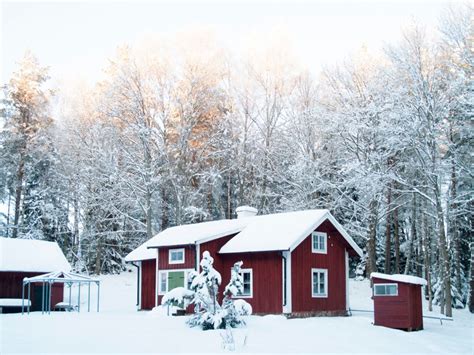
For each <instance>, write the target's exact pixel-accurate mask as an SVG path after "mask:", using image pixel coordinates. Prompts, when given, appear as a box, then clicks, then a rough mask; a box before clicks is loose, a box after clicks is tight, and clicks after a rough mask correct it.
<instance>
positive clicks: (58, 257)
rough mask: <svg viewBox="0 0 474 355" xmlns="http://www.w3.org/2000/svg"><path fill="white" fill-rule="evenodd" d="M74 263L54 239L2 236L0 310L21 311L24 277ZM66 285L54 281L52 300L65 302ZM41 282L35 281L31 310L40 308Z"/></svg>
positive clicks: (0, 251) (0, 238)
mask: <svg viewBox="0 0 474 355" xmlns="http://www.w3.org/2000/svg"><path fill="white" fill-rule="evenodd" d="M70 269H71V265H70V264H69V262H68V261H67V259H66V257H65V256H64V254H63V252H62V251H61V249H60V248H59V246H58V244H57V243H55V242H47V241H43V240H31V239H17V238H3V237H0V309H1V311H2V312H3V313H6V312H12V311H15V312H18V311H20V310H21V298H22V286H23V279H24V278H25V277H33V276H38V275H42V274H45V273H48V272H53V271H69V270H70ZM63 290H64V286H63V284H55V285H53V287H52V291H51V300H52V301H51V303H52V305H53V306H54V305H55V304H56V303H59V302H62V301H63ZM42 293H43V285H42V284H32V288H31V294H30V297H31V300H30V301H31V310H32V311H38V310H41V297H42Z"/></svg>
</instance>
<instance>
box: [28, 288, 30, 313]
mask: <svg viewBox="0 0 474 355" xmlns="http://www.w3.org/2000/svg"><path fill="white" fill-rule="evenodd" d="M30 295H31V282H28V314H30V306H31V297H30Z"/></svg>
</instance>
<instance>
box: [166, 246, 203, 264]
mask: <svg viewBox="0 0 474 355" xmlns="http://www.w3.org/2000/svg"><path fill="white" fill-rule="evenodd" d="M181 248H184V263H183V264H169V263H168V260H169V255H168V252H169V250H170V249H181ZM195 266H196V253H195V245H181V246H173V247H164V248H159V249H158V269H159V270H166V269H194V267H195Z"/></svg>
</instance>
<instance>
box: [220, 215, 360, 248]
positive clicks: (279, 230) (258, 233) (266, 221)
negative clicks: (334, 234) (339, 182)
mask: <svg viewBox="0 0 474 355" xmlns="http://www.w3.org/2000/svg"><path fill="white" fill-rule="evenodd" d="M326 219H329V220H330V221H331V223H332V224H333V225H334V226H335V227H336V228H337V229H338V231H339V232H340V233H341V234H342V236H343V237H344V238H345V239H346V240H347V242H348V243H349V244H350V245H351V247H352V248H353V249H354V250H355V251H356V253H358V254H359V255H362V251H361V250H360V248H359V247H358V246H357V244H356V243H355V242H354V241H353V240H352V238H351V237H350V236H349V235H348V234H347V232H346V231H345V230H344V228H342V227H341V225H340V224H339V223H337V221H336V220H335V219H334V217H333V216H332V215H331V213H330V212H329V211H328V210H325V209H320V210H306V211H297V212H285V213H276V214H270V215H264V216H258V217H254V218H253V219H252V220H251V222H250V223H249V224H248V225H247V227H245V228H244V230H243V231H242V232H240V233H239V234H237V235H236V236H235V237H234V238H232V239H231V240H230V241H229V242H227V243H226V244H225V245H224V246H223V247H222V248H221V250H220V253H241V252H259V251H271V250H290V251H293V250H294V249H295V248H296V247H297V246H298V245H299V244H300V243H301V242H302V241H303V239H304V238H306V237H307V236H308V235H310V234H311V232H312V231H314V230H315V229H316V228H317V227H318V226H319V225H320V224H321V223H323V222H324V221H325V220H326Z"/></svg>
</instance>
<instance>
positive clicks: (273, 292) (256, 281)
mask: <svg viewBox="0 0 474 355" xmlns="http://www.w3.org/2000/svg"><path fill="white" fill-rule="evenodd" d="M220 258H221V260H222V268H221V269H220V270H219V272H220V273H221V275H222V285H221V287H220V288H219V292H220V294H221V295H222V292H223V291H224V288H225V286H226V285H227V283H228V282H229V280H230V273H231V268H232V266H233V265H234V263H235V262H237V261H243V265H242V268H243V269H252V274H253V290H252V298H243V299H244V300H245V301H247V302H248V303H250V304H251V305H252V309H253V313H256V314H281V313H282V311H283V291H282V284H283V280H282V278H283V276H282V274H283V269H282V268H283V264H282V263H283V259H282V256H281V253H280V252H259V253H238V254H221V255H220Z"/></svg>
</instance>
